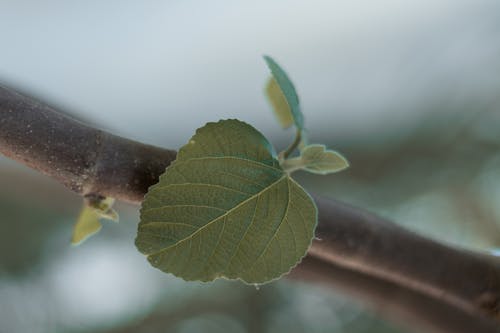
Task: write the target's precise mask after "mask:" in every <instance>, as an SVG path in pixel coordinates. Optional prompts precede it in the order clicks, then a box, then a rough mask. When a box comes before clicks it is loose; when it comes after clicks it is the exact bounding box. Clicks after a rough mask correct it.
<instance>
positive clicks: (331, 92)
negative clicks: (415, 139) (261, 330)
mask: <svg viewBox="0 0 500 333" xmlns="http://www.w3.org/2000/svg"><path fill="white" fill-rule="evenodd" d="M499 33H500V2H498V1H494V0H491V1H488V0H478V1H469V0H438V1H436V0H408V1H396V0H379V1H347V0H340V1H332V0H324V1H316V0H310V1H298V0H278V1H270V0H266V1H264V0H254V1H234V0H233V1H231V0H225V1H218V0H213V1H193V0H183V1H125V0H121V1H117V0H110V1H97V0H87V1H67V0H46V1H35V0H30V1H28V0H0V83H2V84H5V85H9V86H12V87H15V88H18V89H19V90H21V91H24V92H27V93H30V94H32V95H35V96H37V97H39V98H41V99H42V100H44V101H46V102H49V103H50V104H52V105H54V106H56V107H58V108H60V109H62V110H66V111H68V112H70V113H71V114H73V115H75V116H77V117H79V118H80V119H84V120H86V121H88V122H90V123H91V124H94V125H96V126H99V127H101V128H105V129H108V130H111V131H112V132H113V133H115V134H119V135H122V136H125V137H128V138H131V139H136V140H140V141H144V142H148V143H152V144H156V145H160V146H164V147H168V148H178V147H179V146H181V145H182V144H184V143H185V142H187V140H188V139H189V137H190V136H191V135H192V133H194V131H195V129H196V128H198V127H200V126H202V125H203V124H205V123H206V122H208V121H216V120H218V119H221V118H239V119H241V120H245V121H247V122H250V123H251V124H253V125H255V126H256V127H257V128H258V129H259V130H261V131H262V132H264V134H266V136H268V137H269V138H270V139H271V141H275V142H285V140H288V139H289V135H290V132H283V131H280V130H279V126H278V124H277V122H276V121H275V119H274V116H273V114H272V113H271V111H270V108H269V106H268V105H267V103H266V101H265V98H264V95H263V86H264V83H265V81H266V79H267V77H268V70H267V68H266V66H265V63H264V61H263V60H262V55H263V54H267V55H271V56H273V57H274V58H275V59H276V60H277V61H278V62H279V63H280V64H281V65H282V66H283V67H284V68H285V69H286V70H287V72H288V73H289V75H290V77H291V78H292V80H293V81H294V82H295V85H296V88H297V90H298V92H299V96H300V98H301V102H302V105H303V110H304V113H305V118H306V126H307V127H308V128H309V129H310V131H311V136H312V137H319V136H323V137H325V136H327V137H328V138H329V140H330V141H331V142H335V140H343V139H344V138H349V139H350V140H354V141H356V140H357V138H359V141H363V140H365V141H367V142H368V143H370V139H368V140H367V139H366V138H371V137H374V138H375V137H376V140H377V142H382V143H383V142H386V143H390V142H391V140H392V138H393V137H394V136H404V135H405V134H404V133H405V129H406V128H411V127H412V126H414V124H415V123H416V122H417V120H419V119H421V118H422V117H424V115H423V113H425V112H429V113H431V112H441V111H442V112H452V113H453V112H454V110H455V109H456V110H459V111H460V112H463V104H464V102H467V103H468V101H470V100H473V101H475V100H479V101H481V102H482V103H484V104H488V103H498V101H499V98H498V96H499V93H498V92H499V88H500V84H499V71H500V61H499V60H498V59H500V43H499V39H498V36H499ZM425 103H427V104H428V105H430V106H432V107H422V104H425ZM441 107H442V108H441ZM457 112H458V111H457ZM497 124H498V123H497ZM490 125H491V124H488V123H484V124H482V125H481V126H483V127H485V128H486V127H488V126H490ZM315 133H318V134H315ZM0 162H1V163H0V166H1V168H2V169H0V179H6V178H8V177H7V176H5V175H6V174H5V173H4V174H3V176H2V173H3V172H4V170H6V169H16V170H20V171H19V174H20V175H21V176H20V177H22V175H23V172H27V171H26V169H25V168H24V167H20V166H19V165H18V164H17V163H13V162H10V161H6V160H5V159H4V158H0ZM487 166H488V165H486V166H485V168H486V167H487ZM496 166H497V164H495V165H494V168H491V170H494V171H493V173H488V172H489V171H488V170H490V169H488V170H487V171H488V172H486V173H485V175H483V176H481V177H480V179H479V183H478V185H477V186H478V190H477V191H478V192H480V193H483V194H485V195H488V196H490V197H492V198H499V197H500V194H499V192H498V190H495V189H496V188H497V186H496V185H497V183H498V179H499V177H498V176H499V174H498V172H497V168H496ZM485 170H486V169H485ZM16 172H17V171H16ZM2 177H3V178H2ZM332 179H333V178H332ZM346 184H347V185H346ZM343 185H345V186H347V187H350V188H351V189H352V188H354V189H355V190H356V191H358V192H359V193H361V192H362V191H368V190H367V189H366V187H365V186H364V184H363V183H361V182H359V183H356V181H351V182H350V183H349V182H346V183H343ZM493 185H495V186H493ZM24 186H28V185H24ZM324 186H325V187H326V186H330V185H328V183H327V184H326V185H324ZM356 186H358V187H356ZM318 187H320V186H319V185H318ZM493 187H494V188H493ZM16 190H17V189H16ZM358 192H357V193H355V194H359V193H358ZM26 193H27V192H26ZM367 193H368V192H367ZM355 194H353V196H354V195H355ZM363 194H364V193H363ZM43 195H45V194H43ZM43 195H39V196H38V197H35V199H33V201H34V202H36V201H37V200H39V201H40V202H42V201H43V200H46V199H43V198H42V196H43ZM377 195H378V193H376V192H373V193H368V194H366V197H368V198H371V197H376V196H377ZM60 196H61V195H59V197H60ZM370 196H371V197H370ZM347 197H349V195H347ZM492 200H493V199H492ZM496 202H498V201H496ZM30 204H33V203H25V206H26V207H29V205H30ZM491 204H492V205H494V204H495V202H494V201H492V202H491ZM448 206H451V204H450V203H449V200H448V199H447V198H444V196H442V194H441V192H438V191H436V192H435V193H434V192H432V191H429V193H427V194H425V195H421V196H416V197H415V198H412V199H411V200H410V201H407V202H406V203H405V202H403V204H402V205H401V206H400V207H399V208H397V209H393V207H390V209H391V211H390V212H387V215H388V216H395V217H398V218H401V220H402V221H408V224H411V223H414V224H418V223H419V221H421V220H425V221H426V222H427V223H428V224H429V225H431V224H433V220H432V219H433V218H434V219H437V218H441V217H443V219H452V218H455V216H452V217H450V216H449V215H450V211H451V209H448ZM27 209H28V208H27ZM75 209H76V210H75V215H76V214H77V210H78V208H75ZM381 211H384V210H383V209H381ZM125 212H126V213H125V215H124V217H125V218H124V221H128V222H125V223H128V227H127V228H128V229H127V231H126V232H125V233H124V235H125V236H123V235H122V236H123V237H122V238H118V240H117V239H114V238H113V237H114V236H110V235H113V233H114V232H115V231H113V230H114V229H112V228H115V226H113V227H106V226H105V230H108V231H107V233H106V232H105V233H104V235H97V236H94V237H97V238H99V237H102V238H100V240H94V239H91V240H90V241H89V243H88V244H83V245H82V246H81V247H79V248H76V249H73V248H70V247H69V246H67V245H66V243H65V242H66V239H67V240H69V233H70V227H68V228H67V229H65V231H64V232H65V234H64V235H61V234H56V235H55V236H53V237H55V238H50V239H47V241H46V243H52V244H54V243H55V244H59V245H60V246H59V247H57V246H55V245H52V247H53V248H51V249H46V248H45V247H44V248H41V249H40V251H46V252H47V253H46V254H44V256H46V258H45V259H46V260H47V261H46V264H44V265H43V266H42V268H40V269H38V268H37V270H36V271H34V272H33V273H31V274H32V275H29V276H27V277H25V278H23V279H19V278H17V277H11V276H8V275H1V273H2V272H1V269H0V333H4V332H55V331H61V330H63V329H68V331H75V332H80V331H82V332H84V331H91V330H92V329H93V328H94V327H99V328H101V329H104V328H105V327H113V326H114V325H115V324H116V323H117V322H118V321H121V322H122V323H123V322H130V321H134V320H140V318H142V317H145V316H146V315H147V314H148V313H149V312H150V311H151V310H152V309H154V308H155V306H157V304H159V303H161V300H162V299H164V298H167V299H170V300H171V302H172V303H175V302H177V301H179V302H180V301H182V300H183V299H186V298H189V297H190V295H192V294H193V293H200V292H201V290H208V289H210V288H218V285H216V286H215V287H207V286H206V285H205V286H203V285H197V284H196V285H194V284H189V283H185V282H183V281H180V280H178V279H175V278H172V277H170V276H167V275H164V274H162V273H160V272H158V271H156V270H154V269H152V268H150V266H149V264H148V263H147V262H146V260H145V258H144V257H142V256H141V255H140V254H139V253H138V252H137V251H136V249H135V247H134V245H133V237H134V231H135V223H137V219H138V217H137V215H136V214H135V213H130V209H128V212H127V209H126V210H125ZM391 214H392V215H391ZM431 215H432V216H431ZM0 223H3V221H1V222H0ZM64 223H66V224H67V225H71V223H72V221H71V220H70V219H68V221H64ZM493 223H496V222H493ZM118 227H120V226H118ZM118 227H116V228H118ZM418 228H421V229H425V228H426V226H425V225H420V226H419V227H417V229H418ZM449 230H450V229H449V228H444V229H443V230H440V231H439V232H442V233H443V234H445V236H444V237H445V238H446V237H447V236H448V237H450V238H451V237H455V233H449V232H448V231H449ZM455 232H456V234H460V233H461V231H460V230H455ZM450 234H451V236H450ZM456 237H459V236H456ZM61 244H62V245H61ZM68 244H69V243H68ZM55 249H57V250H55ZM60 249H63V250H60ZM58 251H64V252H62V253H61V252H59V253H56V252H58ZM495 251H496V252H495V254H497V255H498V253H499V251H498V250H495ZM55 253H56V254H55ZM47 258H48V259H47ZM0 268H1V267H0ZM138 281H139V282H138ZM211 290H214V289H211ZM231 290H232V289H231ZM289 290H290V289H288V291H287V295H288V296H289V294H290V295H291V296H289V297H290V299H289V300H288V301H289V302H288V303H287V304H288V305H287V306H288V307H289V308H294V306H295V308H294V309H295V310H294V311H296V312H297V313H299V314H300V315H296V316H295V317H297V318H300V316H303V317H304V318H305V317H307V316H309V317H311V318H312V319H311V323H316V325H318V324H317V322H318V321H317V319H318V318H319V317H321V318H323V319H324V318H330V319H332V318H333V319H335V320H337V319H336V318H337V316H340V315H339V314H338V313H337V312H334V311H333V312H332V311H329V310H328V311H326V310H325V311H324V312H321V313H320V312H317V311H315V312H314V316H318V318H316V317H314V316H313V313H312V312H311V313H309V312H308V311H306V310H307V309H302V308H300V306H299V305H300V304H311V307H312V306H313V305H315V304H320V305H323V302H326V301H325V298H323V296H324V295H323V294H322V292H320V291H316V293H314V292H313V293H312V294H311V293H308V294H304V293H302V294H301V293H300V292H298V291H295V293H290V291H289ZM225 294H231V292H227V291H225ZM283 294H285V292H283ZM224 296H225V297H231V296H233V295H229V296H228V295H224ZM234 297H236V296H234ZM328 301H329V300H328ZM341 305H342V304H341ZM290 311H291V310H290ZM349 313H350V315H347V316H346V315H345V313H344V317H343V318H344V319H341V318H340V317H339V319H338V321H339V322H340V321H342V320H354V319H353V318H355V317H356V316H357V315H358V314H357V312H356V311H354V310H353V311H351V312H349ZM293 317H294V316H290V312H285V310H283V311H282V312H276V313H275V316H274V317H273V319H272V322H271V326H270V327H271V329H270V330H271V331H273V332H278V331H280V329H283V328H287V327H293V326H294V325H295V324H296V322H295V321H293ZM346 317H348V319H345V318H346ZM26 318H29V319H28V320H27V319H26ZM123 318H126V319H123ZM291 318H292V319H291ZM219 319H220V318H219ZM219 319H217V320H219ZM333 319H332V320H333ZM197 320H200V322H204V321H207V320H208V319H206V318H204V317H203V318H201V319H199V318H198V319H197ZM304 320H305V319H304ZM208 321H210V320H208ZM210 322H215V321H210ZM218 323H219V324H220V325H222V326H217V325H219V324H217V325H216V326H214V327H216V328H214V332H215V331H223V330H224V328H226V329H234V331H235V332H240V331H242V332H244V331H245V330H244V329H243V328H242V327H240V324H241V323H238V322H235V321H234V319H232V318H230V317H224V318H222V319H220V320H219V321H218ZM192 325H195V324H193V323H192V322H190V321H185V322H182V323H181V324H179V327H178V331H179V332H189V331H192V330H191V328H192V327H194V326H192ZM203 325H205V324H203ZM214 325H215V324H214ZM224 325H225V326H224ZM228 327H229V328H228ZM309 329H310V330H309V331H310V332H321V331H322V327H320V326H319V327H312V328H311V327H309ZM332 329H333V327H332ZM337 331H338V332H343V331H342V330H337ZM347 331H348V330H347ZM368 331H369V330H367V331H366V332H368Z"/></svg>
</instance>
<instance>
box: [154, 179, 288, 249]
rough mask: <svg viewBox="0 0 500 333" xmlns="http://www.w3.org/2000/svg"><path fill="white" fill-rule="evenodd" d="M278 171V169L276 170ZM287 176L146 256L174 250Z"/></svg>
mask: <svg viewBox="0 0 500 333" xmlns="http://www.w3.org/2000/svg"><path fill="white" fill-rule="evenodd" d="M276 170H278V169H276ZM287 178H288V176H287V175H286V174H283V175H282V176H281V177H280V178H279V179H278V180H276V181H275V182H273V183H272V184H270V185H269V186H268V187H266V188H265V189H263V190H261V191H259V192H257V193H255V194H253V195H252V196H250V197H248V198H246V199H245V200H243V201H241V202H240V203H238V204H237V205H236V206H234V207H233V208H231V209H229V210H227V211H226V212H225V213H224V214H221V215H219V216H217V217H216V218H215V219H213V220H212V221H209V222H208V223H207V224H205V225H204V226H202V227H201V228H199V229H198V230H196V231H195V232H193V233H192V234H191V235H189V236H187V237H186V238H183V239H181V240H179V241H177V242H175V243H174V244H172V245H169V246H167V247H166V248H164V249H161V250H159V251H156V252H153V253H149V254H147V256H154V255H158V254H160V253H163V252H166V251H168V250H169V249H171V248H174V247H176V246H177V245H179V244H180V243H182V242H185V241H187V240H188V239H191V238H193V237H194V236H196V235H197V234H198V233H200V232H201V231H202V230H204V229H205V228H208V227H209V226H210V225H212V224H214V223H216V222H217V221H219V220H220V219H221V218H224V217H225V216H228V215H229V214H231V213H232V212H233V211H235V210H236V209H238V208H240V207H241V206H243V205H244V204H246V203H247V202H250V201H251V200H253V199H255V198H257V197H258V196H260V195H261V194H263V193H264V192H266V191H267V190H269V189H270V188H272V187H274V186H276V185H277V184H278V183H279V182H281V181H282V180H283V179H287Z"/></svg>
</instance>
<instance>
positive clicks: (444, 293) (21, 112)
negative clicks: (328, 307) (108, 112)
mask: <svg viewBox="0 0 500 333" xmlns="http://www.w3.org/2000/svg"><path fill="white" fill-rule="evenodd" d="M0 152H1V153H2V154H4V155H6V156H8V157H10V158H12V159H14V160H17V161H19V162H21V163H23V164H25V165H28V166H30V167H32V168H34V169H36V170H39V171H41V172H43V173H44V174H47V175H49V176H51V177H53V178H55V179H57V180H58V181H60V182H61V183H63V184H65V185H66V186H67V187H68V188H70V189H71V190H73V191H76V192H77V193H80V194H82V195H88V194H99V195H104V196H111V197H115V198H117V199H120V200H125V201H128V202H133V203H140V202H141V201H142V198H143V196H144V194H145V193H146V191H147V189H148V187H149V186H150V185H152V184H154V183H156V182H157V179H158V177H159V175H160V174H161V173H163V172H164V170H165V168H166V167H167V166H168V165H169V164H170V163H171V162H172V161H173V160H174V159H175V152H174V151H171V150H166V149H162V148H158V147H153V146H150V145H145V144H142V143H139V142H135V141H131V140H128V139H125V138H121V137H118V136H115V135H112V134H109V133H106V132H104V131H101V130H98V129H94V128H91V127H88V126H86V125H84V124H82V123H80V122H77V121H75V120H72V119H70V118H68V117H66V116H63V115H61V114H59V113H57V112H56V111H54V110H53V109H51V108H49V107H47V106H45V105H43V104H40V103H38V102H36V101H34V100H33V99H31V98H29V97H25V96H23V95H20V94H18V93H16V92H14V91H12V90H10V89H8V88H5V87H1V86H0ZM315 200H316V203H317V205H318V209H319V225H318V228H317V231H316V233H317V237H318V240H316V241H314V243H313V245H312V247H311V248H310V250H309V255H308V257H307V259H305V260H304V262H303V263H302V264H301V265H299V267H298V268H297V269H296V270H295V272H294V273H293V275H294V276H295V277H297V276H298V277H302V278H305V279H308V280H311V281H316V280H321V281H323V282H327V283H328V284H329V285H333V286H335V287H337V288H340V289H347V290H348V291H350V292H353V291H356V293H355V294H357V295H358V296H359V295H361V296H362V297H361V298H363V299H365V300H368V301H369V302H371V303H372V304H373V305H376V308H378V309H382V310H384V309H385V310H384V312H387V313H390V314H392V317H396V318H397V317H398V316H399V315H402V316H403V317H405V318H407V317H408V318H409V317H411V318H412V323H413V322H415V325H417V324H418V325H420V326H421V327H425V328H427V329H429V330H430V329H432V332H498V331H500V328H499V323H500V319H499V317H500V316H499V312H500V309H499V308H500V262H499V260H498V259H497V258H493V257H490V256H487V255H481V254H477V253H472V252H469V251H465V250H461V249H456V248H452V247H449V246H446V245H443V244H440V243H438V242H436V241H433V240H430V239H427V238H424V237H421V236H419V235H416V234H414V233H412V232H409V231H407V230H405V229H403V228H401V227H398V226H397V225H395V224H393V223H391V222H389V221H386V220H383V219H380V218H378V217H376V216H374V215H371V214H368V213H365V212H363V211H361V210H358V209H355V208H353V207H350V206H348V205H346V204H343V203H340V202H337V201H334V200H326V199H324V198H319V197H316V198H315ZM391 290H392V291H393V292H391ZM384 295H391V297H389V298H386V297H384ZM403 314H404V315H403ZM400 319H401V318H400Z"/></svg>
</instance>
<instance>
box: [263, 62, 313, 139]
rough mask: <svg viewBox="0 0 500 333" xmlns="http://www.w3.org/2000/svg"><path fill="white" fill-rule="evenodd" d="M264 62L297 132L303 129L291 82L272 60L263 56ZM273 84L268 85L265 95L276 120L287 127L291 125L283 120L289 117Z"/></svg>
mask: <svg viewBox="0 0 500 333" xmlns="http://www.w3.org/2000/svg"><path fill="white" fill-rule="evenodd" d="M264 60H265V61H266V63H267V66H268V67H269V69H270V70H271V73H272V75H273V78H274V80H276V83H277V85H278V86H279V89H280V90H281V93H282V94H283V96H284V98H285V100H286V103H287V104H288V107H289V111H288V112H290V113H291V117H292V118H293V122H294V123H295V126H297V128H298V129H299V130H303V129H304V116H303V115H302V111H300V105H299V96H298V95H297V92H296V91H295V87H294V86H293V83H292V81H291V80H290V79H289V78H288V75H287V74H286V73H285V71H284V70H283V69H282V68H281V67H280V66H279V65H278V64H277V63H276V61H274V59H273V58H271V57H269V56H264ZM273 84H274V83H273V82H272V81H271V82H270V83H269V84H268V87H267V91H266V92H267V94H268V97H269V99H270V101H271V103H272V104H273V107H274V108H275V112H276V114H277V116H278V119H279V120H280V123H281V125H282V126H283V127H288V126H290V125H291V124H290V123H289V122H288V121H286V120H285V119H289V118H290V115H287V114H286V113H287V109H286V108H283V106H282V105H281V104H277V102H278V101H279V103H282V102H281V101H280V99H281V98H282V97H281V96H280V95H279V94H278V92H277V91H276V87H273Z"/></svg>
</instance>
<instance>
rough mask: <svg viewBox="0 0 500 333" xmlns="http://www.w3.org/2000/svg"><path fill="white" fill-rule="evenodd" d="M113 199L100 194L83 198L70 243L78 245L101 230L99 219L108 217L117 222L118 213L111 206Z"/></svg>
mask: <svg viewBox="0 0 500 333" xmlns="http://www.w3.org/2000/svg"><path fill="white" fill-rule="evenodd" d="M114 202H115V199H113V198H109V197H107V198H104V197H101V196H90V197H86V198H85V203H84V205H83V208H82V211H81V212H80V215H79V216H78V220H77V221H76V223H75V226H74V228H73V236H72V238H71V244H73V245H79V244H81V243H83V241H85V240H86V239H87V238H89V237H90V236H92V235H94V234H96V233H97V232H98V231H99V230H101V228H102V226H101V223H100V222H99V219H101V218H103V219H108V220H112V221H114V222H118V219H119V218H118V213H117V212H116V211H115V210H114V209H113V208H111V206H112V205H113V203H114Z"/></svg>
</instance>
